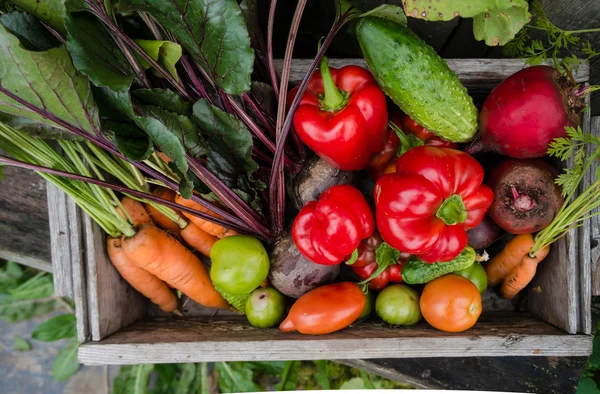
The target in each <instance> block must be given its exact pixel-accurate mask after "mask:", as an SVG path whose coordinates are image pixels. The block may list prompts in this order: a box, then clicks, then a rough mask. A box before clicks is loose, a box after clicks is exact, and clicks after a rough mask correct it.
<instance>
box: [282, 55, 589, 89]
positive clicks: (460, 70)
mask: <svg viewBox="0 0 600 394" xmlns="http://www.w3.org/2000/svg"><path fill="white" fill-rule="evenodd" d="M311 62H312V60H311V59H294V61H293V62H292V69H291V73H290V84H292V85H294V84H298V83H300V81H301V80H302V78H303V77H304V75H305V74H306V72H307V71H308V68H309V66H310V64H311ZM446 62H447V63H448V66H449V67H450V69H452V70H453V71H454V72H455V73H456V75H458V77H459V78H460V79H461V81H462V82H463V83H464V84H465V85H466V86H468V87H470V86H473V85H477V87H478V88H481V89H492V88H493V87H495V86H496V85H497V84H498V82H499V81H501V80H503V79H504V78H506V77H508V76H510V75H512V74H514V73H516V72H517V71H519V70H521V69H523V68H525V67H526V66H525V62H524V61H523V60H521V59H502V60H501V61H499V60H498V59H446ZM347 64H357V65H359V66H362V67H367V65H366V63H365V61H364V59H329V65H330V66H331V67H342V66H345V65H347ZM547 64H550V63H547ZM281 67H282V60H281V59H275V68H276V69H277V70H278V71H281ZM589 74H590V67H589V65H587V64H582V65H581V67H579V70H578V71H577V72H576V73H575V75H574V78H575V80H576V81H577V82H586V81H588V80H589Z"/></svg>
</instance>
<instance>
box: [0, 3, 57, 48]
mask: <svg viewBox="0 0 600 394" xmlns="http://www.w3.org/2000/svg"><path fill="white" fill-rule="evenodd" d="M0 22H2V24H3V25H4V26H5V27H6V28H7V29H8V30H10V31H11V32H12V33H13V34H14V35H16V36H17V37H19V40H20V41H21V43H22V44H23V46H24V47H25V48H27V49H30V50H36V51H46V50H48V49H51V48H54V47H57V46H59V45H60V42H59V41H58V40H57V39H56V37H54V36H53V35H52V34H48V30H46V28H45V27H44V26H43V25H42V24H41V22H40V20H39V19H37V18H36V17H34V16H33V15H31V14H27V13H25V12H17V11H15V12H11V13H10V14H4V15H2V16H0Z"/></svg>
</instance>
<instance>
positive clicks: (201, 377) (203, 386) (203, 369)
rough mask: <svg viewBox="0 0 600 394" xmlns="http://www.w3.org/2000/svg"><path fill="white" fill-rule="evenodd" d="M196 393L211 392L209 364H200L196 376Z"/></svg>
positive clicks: (204, 393)
mask: <svg viewBox="0 0 600 394" xmlns="http://www.w3.org/2000/svg"><path fill="white" fill-rule="evenodd" d="M196 386H197V387H196V394H209V393H210V388H209V387H208V386H209V382H208V364H207V363H200V365H198V374H197V376H196Z"/></svg>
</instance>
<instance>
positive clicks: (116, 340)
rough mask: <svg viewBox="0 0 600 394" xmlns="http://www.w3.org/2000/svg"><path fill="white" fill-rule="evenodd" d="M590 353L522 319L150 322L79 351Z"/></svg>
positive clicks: (175, 357)
mask: <svg viewBox="0 0 600 394" xmlns="http://www.w3.org/2000/svg"><path fill="white" fill-rule="evenodd" d="M234 338H235V339H234ZM591 348H592V337H591V336H589V335H568V334H565V333H564V332H563V331H561V330H559V329H557V328H556V327H554V326H552V325H550V324H548V323H546V322H544V321H543V320H541V319H538V318H535V317H533V316H531V315H530V314H527V313H522V314H514V313H513V314H495V313H494V314H488V315H483V316H482V317H481V319H480V321H479V322H478V323H477V325H476V326H475V327H473V328H472V329H470V330H468V331H466V332H464V333H446V332H442V331H438V330H436V329H434V328H432V327H431V326H429V325H428V324H427V323H425V322H424V321H422V322H421V323H419V324H417V325H415V326H411V327H398V328H397V327H390V326H387V325H379V324H375V323H373V322H363V323H360V324H358V325H356V326H354V327H350V328H347V329H345V330H342V331H339V332H337V333H333V334H329V335H322V336H310V335H302V334H298V333H283V332H281V331H279V330H278V329H267V330H265V329H257V328H254V327H251V326H250V325H249V324H248V323H247V322H245V321H244V320H243V318H241V319H240V318H233V319H227V318H218V319H212V320H210V319H198V320H189V319H165V318H154V319H147V320H142V321H138V322H135V323H133V324H131V325H130V326H128V327H126V328H124V329H122V330H120V331H119V332H116V333H115V334H113V335H111V336H109V337H108V338H106V339H104V340H102V341H99V342H87V343H84V344H82V345H81V346H80V348H79V360H80V362H82V363H83V364H87V365H105V364H140V363H152V364H154V363H181V362H208V361H212V362H214V361H251V360H320V359H329V358H332V357H335V358H336V359H369V358H409V357H468V356H472V357H489V356H565V357H566V356H587V355H589V354H590V353H591Z"/></svg>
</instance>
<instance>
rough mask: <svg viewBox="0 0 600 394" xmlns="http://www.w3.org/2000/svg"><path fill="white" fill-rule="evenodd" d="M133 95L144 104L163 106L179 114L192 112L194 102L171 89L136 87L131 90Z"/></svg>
mask: <svg viewBox="0 0 600 394" xmlns="http://www.w3.org/2000/svg"><path fill="white" fill-rule="evenodd" d="M131 96H132V97H133V98H134V99H135V100H136V101H137V102H139V103H141V104H144V105H153V106H155V107H161V108H162V109H165V110H167V111H169V112H175V113H176V114H179V115H187V116H189V115H191V114H192V104H190V103H188V102H187V101H185V100H184V99H183V98H181V96H180V95H178V94H177V93H176V92H174V91H172V90H171V89H136V90H132V91H131Z"/></svg>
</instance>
